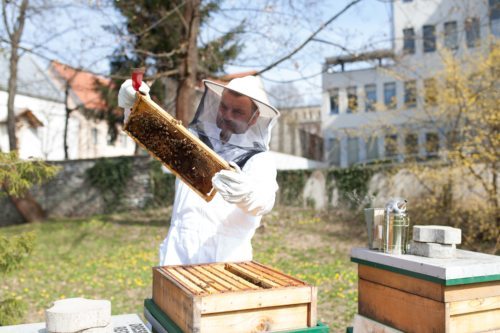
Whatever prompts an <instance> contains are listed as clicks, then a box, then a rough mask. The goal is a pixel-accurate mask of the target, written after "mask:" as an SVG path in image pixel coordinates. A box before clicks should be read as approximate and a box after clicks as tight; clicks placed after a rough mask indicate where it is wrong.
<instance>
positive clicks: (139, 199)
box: [0, 156, 153, 226]
mask: <svg viewBox="0 0 500 333" xmlns="http://www.w3.org/2000/svg"><path fill="white" fill-rule="evenodd" d="M121 158H124V157H121ZM126 158H127V159H128V158H130V159H131V161H132V170H133V171H132V175H131V177H130V180H129V181H128V182H127V184H126V188H125V189H124V198H123V200H122V205H121V207H120V209H122V210H129V209H141V208H144V207H145V205H146V204H147V203H148V201H149V200H150V199H151V198H152V191H151V181H150V173H149V170H150V165H151V163H152V161H153V160H152V159H151V158H150V157H148V156H134V157H126ZM96 161H97V160H96V159H87V160H71V161H63V162H53V164H55V165H58V166H60V167H61V170H60V171H59V172H58V174H57V175H56V177H54V178H53V179H52V180H50V181H49V182H47V183H45V184H43V185H42V186H35V187H34V188H33V189H32V190H31V194H33V196H34V197H35V198H36V200H37V201H38V203H40V205H41V206H42V208H43V209H44V210H45V211H46V212H47V214H48V217H49V218H59V217H86V216H91V215H95V214H102V213H105V212H106V208H107V207H106V204H105V201H104V199H103V196H102V195H101V193H100V191H99V190H98V189H97V188H94V187H93V186H92V185H91V184H90V183H89V181H88V180H87V178H86V176H85V171H86V170H87V169H89V168H91V167H92V166H93V165H94V164H95V163H96ZM0 212H1V213H0V226H2V225H9V224H17V223H21V222H23V218H22V216H21V215H19V213H18V212H17V210H16V208H15V207H14V205H13V204H12V202H11V201H10V199H9V198H8V197H6V196H2V197H1V198H0Z"/></svg>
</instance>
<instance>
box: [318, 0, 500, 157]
mask: <svg viewBox="0 0 500 333" xmlns="http://www.w3.org/2000/svg"><path fill="white" fill-rule="evenodd" d="M391 9H392V27H391V31H392V35H393V40H392V49H390V50H378V51H373V52H368V53H364V54H358V55H350V56H340V57H332V58H327V59H326V61H325V64H324V66H325V69H326V71H325V74H324V75H323V83H322V85H323V102H322V123H323V136H324V142H325V160H326V161H328V162H329V164H330V165H336V166H340V167H348V166H351V165H354V164H364V163H371V162H373V161H377V160H390V161H404V159H405V158H409V157H412V158H418V159H428V158H434V157H437V156H439V154H440V148H442V147H443V146H444V145H445V144H446V143H445V137H444V135H443V131H445V129H444V127H443V126H445V125H444V124H441V123H439V122H437V121H436V120H435V119H433V117H429V114H430V112H429V110H430V107H432V105H431V104H432V103H430V102H431V101H432V96H431V93H430V92H431V91H435V86H436V82H435V81H436V80H435V79H434V78H433V76H434V75H435V73H436V72H438V71H439V70H440V69H442V60H441V54H440V52H439V51H440V49H447V50H449V51H451V52H453V54H454V56H457V57H461V56H464V55H467V54H471V53H474V52H482V51H483V50H485V49H487V46H488V43H489V42H490V40H491V39H490V37H491V36H495V37H499V36H500V1H499V0H454V1H450V0H394V1H392V2H391ZM348 67H350V68H352V69H350V70H349V68H348ZM346 68H347V70H346Z"/></svg>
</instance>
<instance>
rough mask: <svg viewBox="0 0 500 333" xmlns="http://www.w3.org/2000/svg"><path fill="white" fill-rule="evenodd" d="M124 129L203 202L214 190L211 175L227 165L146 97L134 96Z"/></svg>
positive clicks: (227, 167) (210, 197) (209, 197)
mask: <svg viewBox="0 0 500 333" xmlns="http://www.w3.org/2000/svg"><path fill="white" fill-rule="evenodd" d="M123 129H124V131H125V132H126V133H127V134H128V135H129V136H130V137H132V139H134V141H135V142H137V143H138V144H139V145H140V146H142V147H143V148H144V149H146V150H147V151H148V152H149V154H151V155H152V156H153V157H155V158H156V159H158V160H159V161H160V162H162V163H163V165H165V166H166V167H167V168H168V169H169V170H170V171H171V172H172V173H173V174H175V175H176V176H177V177H179V178H181V179H182V180H183V181H184V182H185V183H186V184H188V185H189V186H190V187H191V188H192V189H193V190H194V191H195V192H197V193H198V194H199V195H200V196H201V197H202V198H204V199H205V200H206V201H210V200H211V199H212V198H213V197H214V195H215V190H214V188H213V186H212V177H213V175H214V174H215V173H216V172H218V171H220V170H222V169H226V170H229V169H230V167H229V164H228V163H227V162H226V161H225V160H224V159H222V158H221V157H220V156H219V155H217V154H216V153H215V152H214V151H212V150H211V149H210V148H209V147H208V146H207V145H205V144H204V143H203V142H202V141H201V140H200V139H198V138H197V137H196V136H195V135H194V134H193V133H191V132H189V131H188V130H187V129H186V128H185V127H184V126H183V125H182V124H181V123H180V122H179V121H178V120H176V119H175V118H174V117H172V116H171V115H170V114H168V113H167V112H166V111H165V110H163V109H162V108H161V107H160V106H159V105H158V104H156V103H155V102H153V101H152V100H151V99H150V98H149V97H146V96H143V95H141V94H140V93H137V99H136V102H135V104H134V107H133V108H132V111H131V112H130V116H129V117H128V119H127V121H126V122H125V125H124V128H123Z"/></svg>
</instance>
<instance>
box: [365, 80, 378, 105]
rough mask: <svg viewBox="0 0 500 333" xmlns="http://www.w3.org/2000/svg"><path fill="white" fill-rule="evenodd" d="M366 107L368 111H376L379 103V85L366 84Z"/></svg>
mask: <svg viewBox="0 0 500 333" xmlns="http://www.w3.org/2000/svg"><path fill="white" fill-rule="evenodd" d="M365 97H366V100H365V108H366V111H375V104H376V103H377V86H376V85H374V84H367V85H365Z"/></svg>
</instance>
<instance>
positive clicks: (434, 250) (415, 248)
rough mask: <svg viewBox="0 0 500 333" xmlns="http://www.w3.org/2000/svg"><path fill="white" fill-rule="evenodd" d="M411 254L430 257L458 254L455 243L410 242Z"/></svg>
mask: <svg viewBox="0 0 500 333" xmlns="http://www.w3.org/2000/svg"><path fill="white" fill-rule="evenodd" d="M410 254H413V255H415V256H421V257H429V258H442V259H447V258H454V257H455V256H456V247H455V244H451V245H447V244H438V243H421V242H415V241H412V242H410Z"/></svg>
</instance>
